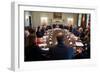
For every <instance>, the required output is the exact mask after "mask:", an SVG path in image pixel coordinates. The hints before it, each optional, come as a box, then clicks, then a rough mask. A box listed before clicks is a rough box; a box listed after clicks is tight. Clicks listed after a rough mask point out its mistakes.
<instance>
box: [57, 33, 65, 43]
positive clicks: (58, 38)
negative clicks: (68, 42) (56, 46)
mask: <svg viewBox="0 0 100 73" xmlns="http://www.w3.org/2000/svg"><path fill="white" fill-rule="evenodd" d="M56 38H57V42H58V43H62V42H63V41H64V34H63V33H62V32H59V33H58V34H57V37H56Z"/></svg>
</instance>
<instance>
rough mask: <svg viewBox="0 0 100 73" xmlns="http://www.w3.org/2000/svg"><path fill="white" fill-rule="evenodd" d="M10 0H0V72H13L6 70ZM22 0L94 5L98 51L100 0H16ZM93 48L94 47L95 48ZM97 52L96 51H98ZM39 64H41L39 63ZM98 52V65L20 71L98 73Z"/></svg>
mask: <svg viewBox="0 0 100 73" xmlns="http://www.w3.org/2000/svg"><path fill="white" fill-rule="evenodd" d="M11 1H14V0H1V1H0V73H13V72H12V71H10V70H8V68H9V67H10V58H11V57H10V54H11ZM16 1H17V0H16ZM18 1H24V2H29V1H30V2H33V3H36V4H44V5H45V4H47V5H48V4H49V5H52V4H53V5H67V4H74V5H77V4H78V5H87V6H90V5H94V6H97V7H96V8H98V10H97V20H98V24H95V25H96V26H95V29H94V31H96V33H95V35H94V36H95V39H94V40H95V42H94V44H95V45H96V46H95V48H98V50H99V51H98V52H100V46H99V45H100V40H99V39H100V33H99V31H100V2H99V1H100V0H18ZM95 48H94V49H95ZM98 52H97V53H98ZM40 65H41V64H40ZM99 69H100V53H98V67H80V68H79V67H78V68H77V67H69V68H61V69H57V68H55V69H50V68H49V69H43V70H33V71H24V72H22V71H21V73H100V70H99Z"/></svg>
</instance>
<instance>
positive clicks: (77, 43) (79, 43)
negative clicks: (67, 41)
mask: <svg viewBox="0 0 100 73" xmlns="http://www.w3.org/2000/svg"><path fill="white" fill-rule="evenodd" d="M75 44H76V46H84V45H83V43H82V42H75Z"/></svg>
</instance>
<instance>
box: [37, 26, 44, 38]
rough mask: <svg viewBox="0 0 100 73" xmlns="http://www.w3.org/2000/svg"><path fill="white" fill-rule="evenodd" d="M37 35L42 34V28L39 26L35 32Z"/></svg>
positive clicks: (41, 35)
mask: <svg viewBox="0 0 100 73" xmlns="http://www.w3.org/2000/svg"><path fill="white" fill-rule="evenodd" d="M36 35H37V37H39V38H41V37H43V36H44V30H42V28H41V27H38V28H37V32H36Z"/></svg>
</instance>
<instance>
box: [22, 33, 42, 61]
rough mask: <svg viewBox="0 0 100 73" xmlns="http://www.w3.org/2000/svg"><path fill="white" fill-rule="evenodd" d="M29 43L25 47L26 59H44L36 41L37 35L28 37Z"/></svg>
mask: <svg viewBox="0 0 100 73" xmlns="http://www.w3.org/2000/svg"><path fill="white" fill-rule="evenodd" d="M28 42H29V45H28V46H27V47H25V50H24V52H25V53H24V56H25V59H24V60H25V61H39V60H42V55H41V50H40V48H39V47H38V46H37V45H36V43H35V36H34V35H29V37H28Z"/></svg>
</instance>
